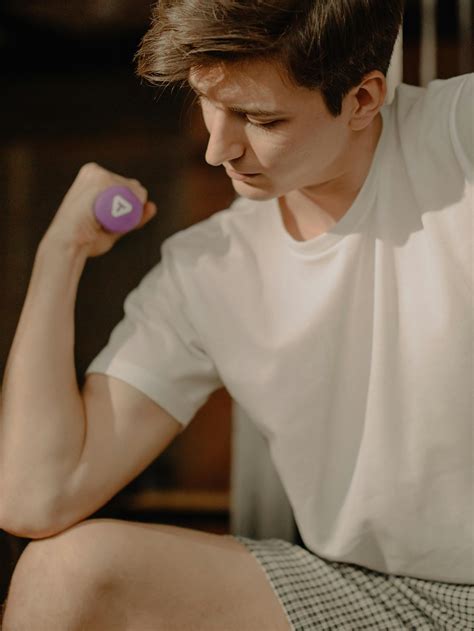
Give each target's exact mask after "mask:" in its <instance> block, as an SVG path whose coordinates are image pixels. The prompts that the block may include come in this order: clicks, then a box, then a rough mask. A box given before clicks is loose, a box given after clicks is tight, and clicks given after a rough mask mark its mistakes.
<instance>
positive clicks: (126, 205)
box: [94, 186, 143, 232]
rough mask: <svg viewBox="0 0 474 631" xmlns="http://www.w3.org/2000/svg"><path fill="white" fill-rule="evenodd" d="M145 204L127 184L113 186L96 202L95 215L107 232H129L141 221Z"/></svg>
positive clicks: (98, 197) (97, 198)
mask: <svg viewBox="0 0 474 631" xmlns="http://www.w3.org/2000/svg"><path fill="white" fill-rule="evenodd" d="M142 214H143V204H142V202H141V201H140V200H139V199H138V197H137V196H136V195H135V193H132V191H131V190H130V189H129V188H127V187H126V186H111V187H110V188H107V189H106V190H105V191H103V192H102V193H100V194H99V195H98V196H97V197H96V199H95V202H94V215H95V217H96V219H97V221H98V222H99V223H100V224H101V226H102V227H103V228H104V229H105V230H107V232H129V231H130V230H133V228H135V226H137V225H138V224H139V223H140V220H141V218H142Z"/></svg>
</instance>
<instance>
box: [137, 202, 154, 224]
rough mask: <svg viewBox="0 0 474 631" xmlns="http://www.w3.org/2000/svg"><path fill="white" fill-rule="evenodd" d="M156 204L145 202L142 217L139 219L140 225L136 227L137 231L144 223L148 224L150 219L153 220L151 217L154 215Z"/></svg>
mask: <svg viewBox="0 0 474 631" xmlns="http://www.w3.org/2000/svg"><path fill="white" fill-rule="evenodd" d="M156 211H157V208H156V204H155V203H154V202H150V201H148V202H146V203H145V204H144V206H143V215H142V218H141V221H140V223H139V224H138V226H137V229H139V228H141V227H142V226H144V225H145V224H146V223H148V222H149V221H150V220H151V219H153V217H154V216H155V215H156Z"/></svg>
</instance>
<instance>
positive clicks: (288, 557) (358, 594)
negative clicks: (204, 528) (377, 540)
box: [235, 536, 474, 631]
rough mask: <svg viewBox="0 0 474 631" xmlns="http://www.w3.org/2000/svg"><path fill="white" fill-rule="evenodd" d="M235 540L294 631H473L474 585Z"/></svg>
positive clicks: (282, 544) (278, 544)
mask: <svg viewBox="0 0 474 631" xmlns="http://www.w3.org/2000/svg"><path fill="white" fill-rule="evenodd" d="M235 538H236V539H237V540H238V541H240V542H241V543H242V544H244V545H245V546H246V547H247V549H248V550H249V551H250V552H251V553H252V554H253V555H254V557H255V558H256V559H257V561H258V562H259V563H260V565H261V567H262V568H263V570H264V572H265V574H266V576H267V578H268V580H269V582H270V584H271V586H272V587H273V590H274V592H275V594H276V595H277V597H278V599H279V601H280V603H281V605H282V607H283V609H284V610H285V612H286V616H287V618H288V622H289V623H290V627H291V629H292V631H309V630H311V631H313V630H317V631H319V630H321V631H333V630H334V631H362V629H364V630H369V629H372V630H373V631H389V630H390V631H406V630H409V631H474V585H456V584H453V583H441V582H435V581H427V580H422V579H417V578H409V577H404V576H390V575H386V574H381V573H379V572H374V571H373V570H368V569H366V568H363V567H360V566H358V565H352V564H349V563H337V562H332V561H325V560H324V559H321V558H320V557H318V556H316V555H315V554H312V553H311V552H309V551H308V550H306V549H305V548H303V547H301V546H299V545H294V544H291V543H288V542H287V541H283V540H281V539H264V540H261V541H257V540H254V539H248V538H247V537H241V536H236V537H235Z"/></svg>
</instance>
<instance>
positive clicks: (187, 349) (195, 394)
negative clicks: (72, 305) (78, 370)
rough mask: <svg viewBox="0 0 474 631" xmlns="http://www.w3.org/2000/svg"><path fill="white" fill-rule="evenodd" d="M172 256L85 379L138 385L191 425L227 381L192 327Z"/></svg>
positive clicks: (131, 300) (167, 246) (166, 252)
mask: <svg viewBox="0 0 474 631" xmlns="http://www.w3.org/2000/svg"><path fill="white" fill-rule="evenodd" d="M175 259H176V257H175V256H174V254H173V248H172V239H168V240H167V241H165V242H164V243H163V245H162V259H161V261H160V263H158V264H157V265H156V266H155V267H154V268H152V269H151V270H150V271H149V272H148V273H147V274H146V275H145V276H144V278H143V279H142V281H141V282H140V283H139V285H138V286H137V287H136V288H135V289H134V290H133V291H132V292H131V293H130V294H129V295H128V296H127V298H126V299H125V302H124V317H123V319H122V320H121V321H120V322H119V323H118V324H117V325H116V326H115V328H114V329H113V331H112V333H111V335H110V338H109V341H108V343H107V345H106V346H105V347H104V348H103V349H102V351H101V352H100V353H99V354H98V355H97V357H95V359H94V360H93V361H92V363H91V364H90V365H89V366H88V368H87V370H86V374H90V373H103V374H107V375H110V376H112V377H116V378H118V379H121V380H122V381H125V382H126V383H128V384H130V385H132V386H134V387H135V388H137V389H138V390H140V391H141V392H143V393H144V394H146V395H147V396H148V397H150V399H152V400H153V401H155V402H156V403H158V405H160V406H161V407H163V408H164V409H165V410H166V411H167V412H168V413H169V414H171V415H172V416H173V417H174V418H175V419H176V420H177V421H179V422H180V423H182V424H183V425H186V424H187V423H189V421H190V420H191V419H192V418H193V416H194V415H195V413H196V412H197V410H198V409H199V408H200V407H201V406H202V405H203V404H204V403H205V402H206V400H207V398H208V397H209V395H210V394H211V393H212V392H213V391H215V390H217V389H218V388H219V387H220V386H221V385H222V382H221V380H220V378H219V375H218V373H217V371H216V368H215V365H214V363H213V361H212V359H211V357H209V355H208V354H207V352H206V349H205V348H204V345H203V343H202V340H201V339H200V336H199V333H198V331H196V329H195V327H194V325H193V318H192V305H189V304H188V303H187V300H186V297H185V295H184V293H183V291H182V288H181V283H180V277H181V275H182V273H183V271H182V270H179V264H178V262H177V260H175Z"/></svg>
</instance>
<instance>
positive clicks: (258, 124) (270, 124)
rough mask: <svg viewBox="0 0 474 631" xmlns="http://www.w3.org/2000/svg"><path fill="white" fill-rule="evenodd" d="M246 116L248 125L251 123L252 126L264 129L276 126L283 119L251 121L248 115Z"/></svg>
mask: <svg viewBox="0 0 474 631" xmlns="http://www.w3.org/2000/svg"><path fill="white" fill-rule="evenodd" d="M246 118H247V122H248V123H250V125H253V126H254V127H260V128H262V129H266V130H270V129H273V128H274V127H276V126H277V125H279V124H280V123H282V122H283V120H274V121H268V122H265V123H262V122H260V121H253V120H251V119H250V118H248V117H246Z"/></svg>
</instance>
